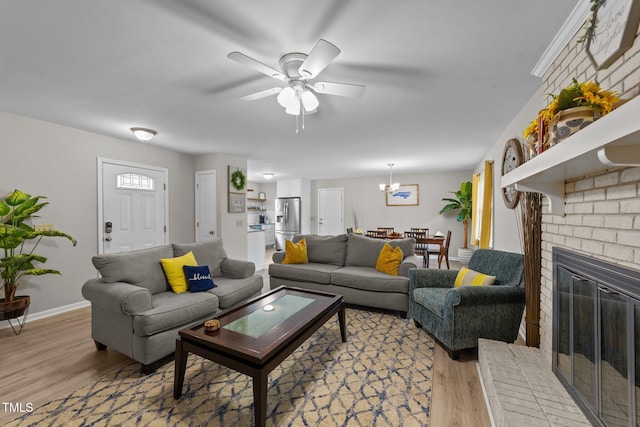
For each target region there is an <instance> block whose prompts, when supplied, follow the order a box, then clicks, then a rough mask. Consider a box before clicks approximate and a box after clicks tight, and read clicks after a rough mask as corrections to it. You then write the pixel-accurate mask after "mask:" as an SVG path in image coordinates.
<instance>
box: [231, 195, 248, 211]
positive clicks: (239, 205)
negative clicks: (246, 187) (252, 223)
mask: <svg viewBox="0 0 640 427" xmlns="http://www.w3.org/2000/svg"><path fill="white" fill-rule="evenodd" d="M245 209H246V199H245V193H231V192H229V205H228V211H229V213H244V211H245Z"/></svg>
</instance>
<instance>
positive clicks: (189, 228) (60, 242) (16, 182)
mask: <svg viewBox="0 0 640 427" xmlns="http://www.w3.org/2000/svg"><path fill="white" fill-rule="evenodd" d="M0 147H1V151H0V152H1V153H2V154H1V155H2V166H1V167H0V194H2V195H5V194H8V193H10V192H11V191H13V190H14V189H16V188H17V189H20V190H22V191H25V192H27V193H29V194H32V195H44V196H47V197H48V200H47V201H48V202H50V205H49V206H46V207H45V208H44V209H43V210H42V211H41V212H40V213H41V217H42V220H41V221H39V222H41V223H51V224H54V225H55V227H56V228H57V229H59V230H62V231H65V232H67V233H69V234H71V235H72V236H73V237H75V238H76V239H77V240H78V245H77V246H76V247H72V246H71V244H70V242H68V241H67V240H66V239H60V238H55V239H49V240H48V241H47V240H43V241H42V243H41V244H40V246H39V249H38V252H39V253H40V254H42V255H43V256H45V257H47V258H48V261H47V263H46V264H45V266H46V267H48V268H54V269H57V270H60V271H61V273H62V276H58V275H48V276H40V277H29V278H25V279H23V280H24V282H26V284H25V286H22V287H21V289H20V290H19V291H18V294H23V295H27V294H28V295H31V307H30V309H29V312H30V314H34V313H38V312H40V311H44V310H49V309H53V308H57V307H61V306H65V305H68V304H73V303H77V302H81V301H83V298H82V295H81V294H80V288H81V287H82V284H83V283H84V282H85V281H86V280H87V279H89V278H92V277H96V275H97V273H96V270H95V269H94V267H93V265H92V264H91V257H92V256H94V255H96V254H97V248H98V241H97V230H98V212H97V197H98V195H97V167H96V158H98V157H104V158H109V159H115V160H124V161H129V162H136V163H142V164H147V165H153V166H159V167H164V168H167V169H168V170H169V185H168V188H169V202H170V204H169V224H168V225H169V237H170V240H171V241H172V242H190V241H193V236H194V231H193V230H194V222H193V221H194V219H193V218H194V191H193V171H194V159H193V157H192V156H189V155H184V154H178V153H175V152H173V151H169V150H165V149H161V148H157V147H153V144H152V143H146V144H142V143H136V142H132V141H125V140H119V139H115V138H111V137H107V136H102V135H97V134H94V133H90V132H86V131H82V130H78V129H73V128H69V127H65V126H60V125H56V124H52V123H48V122H43V121H40V120H34V119H30V118H27V117H22V116H17V115H13V114H8V113H2V112H0Z"/></svg>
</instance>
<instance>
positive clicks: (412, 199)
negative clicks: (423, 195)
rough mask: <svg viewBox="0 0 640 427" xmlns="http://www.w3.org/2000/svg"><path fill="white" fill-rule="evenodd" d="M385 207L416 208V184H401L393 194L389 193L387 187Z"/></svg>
mask: <svg viewBox="0 0 640 427" xmlns="http://www.w3.org/2000/svg"><path fill="white" fill-rule="evenodd" d="M386 195H387V206H418V204H419V203H420V200H419V198H418V184H401V185H400V188H398V191H396V192H395V193H390V192H389V186H388V185H387V192H386Z"/></svg>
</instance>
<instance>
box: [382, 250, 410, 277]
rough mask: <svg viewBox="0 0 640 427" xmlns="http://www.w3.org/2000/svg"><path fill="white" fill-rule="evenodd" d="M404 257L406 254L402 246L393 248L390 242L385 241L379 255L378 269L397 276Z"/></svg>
mask: <svg viewBox="0 0 640 427" xmlns="http://www.w3.org/2000/svg"><path fill="white" fill-rule="evenodd" d="M403 259H404V254H403V253H402V249H400V246H396V247H395V248H393V247H392V246H391V245H390V244H388V243H385V244H384V246H383V247H382V249H381V250H380V254H379V255H378V261H377V262H376V270H378V271H380V272H382V273H385V274H390V275H392V276H397V275H398V270H399V269H400V263H401V262H402V260H403Z"/></svg>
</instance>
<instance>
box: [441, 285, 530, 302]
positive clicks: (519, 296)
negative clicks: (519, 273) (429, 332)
mask: <svg viewBox="0 0 640 427" xmlns="http://www.w3.org/2000/svg"><path fill="white" fill-rule="evenodd" d="M524 299H525V296H524V289H522V288H521V287H517V286H500V285H496V286H460V287H457V288H453V289H451V290H450V291H449V292H447V297H446V299H445V306H452V305H457V306H480V305H496V304H517V303H524Z"/></svg>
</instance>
